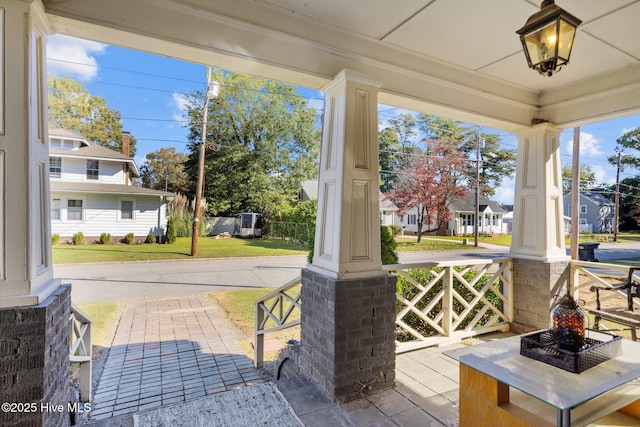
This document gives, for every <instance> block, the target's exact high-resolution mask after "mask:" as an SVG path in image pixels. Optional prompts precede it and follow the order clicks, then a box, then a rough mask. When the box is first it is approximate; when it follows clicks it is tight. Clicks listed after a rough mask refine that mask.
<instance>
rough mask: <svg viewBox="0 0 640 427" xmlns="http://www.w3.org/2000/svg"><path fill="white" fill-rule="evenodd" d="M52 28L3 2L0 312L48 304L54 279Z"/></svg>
mask: <svg viewBox="0 0 640 427" xmlns="http://www.w3.org/2000/svg"><path fill="white" fill-rule="evenodd" d="M46 34H47V25H46V20H45V14H44V7H43V6H42V3H41V2H40V1H39V0H35V1H34V0H24V1H23V0H0V39H1V41H2V42H1V43H0V51H1V52H0V100H1V102H0V192H1V194H2V198H0V308H2V307H14V306H29V305H35V304H39V303H40V302H42V301H43V300H44V299H45V298H46V297H47V296H49V295H50V294H51V292H53V290H55V289H56V288H57V287H58V286H59V285H60V283H59V281H57V280H55V279H53V275H52V261H51V230H50V221H49V149H48V146H47V84H46V67H45V44H46Z"/></svg>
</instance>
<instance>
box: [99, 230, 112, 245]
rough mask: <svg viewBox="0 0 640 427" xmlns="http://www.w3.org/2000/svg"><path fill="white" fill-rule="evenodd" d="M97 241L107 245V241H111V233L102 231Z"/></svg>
mask: <svg viewBox="0 0 640 427" xmlns="http://www.w3.org/2000/svg"><path fill="white" fill-rule="evenodd" d="M98 242H100V244H101V245H108V244H109V243H111V234H109V233H102V234H101V235H100V239H99V240H98Z"/></svg>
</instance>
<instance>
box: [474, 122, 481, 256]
mask: <svg viewBox="0 0 640 427" xmlns="http://www.w3.org/2000/svg"><path fill="white" fill-rule="evenodd" d="M482 142H483V141H482V140H481V138H480V126H478V132H477V134H476V218H475V223H476V226H475V228H474V230H473V245H474V246H475V247H476V248H477V247H478V231H479V230H478V229H479V227H480V144H481V143H482Z"/></svg>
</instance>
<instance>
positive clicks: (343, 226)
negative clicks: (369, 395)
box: [300, 71, 395, 401]
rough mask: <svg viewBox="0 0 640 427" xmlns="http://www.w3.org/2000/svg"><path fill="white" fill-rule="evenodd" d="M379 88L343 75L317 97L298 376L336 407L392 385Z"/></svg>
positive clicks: (391, 283) (391, 284) (391, 296)
mask: <svg viewBox="0 0 640 427" xmlns="http://www.w3.org/2000/svg"><path fill="white" fill-rule="evenodd" d="M378 88H379V84H377V83H375V82H372V81H369V80H367V79H366V78H364V77H362V76H361V75H358V74H355V73H353V72H351V71H342V72H341V73H339V74H338V75H337V76H336V78H335V79H334V80H333V82H331V83H330V84H329V85H328V86H327V87H326V88H325V89H324V93H325V111H324V122H323V133H322V151H321V158H320V178H319V187H318V217H317V227H316V238H315V248H314V257H313V263H312V264H310V265H309V267H308V268H307V269H305V270H303V274H302V300H303V301H304V302H303V304H302V317H301V325H302V326H301V328H302V332H301V341H302V348H301V360H300V365H301V366H300V368H301V370H302V372H303V373H304V374H306V375H307V376H308V377H310V378H311V379H312V380H314V381H315V382H316V383H318V384H319V385H320V387H321V388H322V389H323V390H324V391H325V393H326V394H327V396H328V397H329V398H331V399H333V400H335V401H347V400H350V399H353V398H357V397H359V396H360V395H361V393H366V392H368V391H370V390H374V389H381V388H387V387H391V386H393V384H394V381H395V335H394V330H395V326H394V325H395V277H394V276H391V275H389V274H388V273H386V272H384V271H383V270H382V269H381V267H382V263H381V260H380V219H379V210H380V198H379V186H378V138H377V123H378V120H377V116H378V115H377V93H378Z"/></svg>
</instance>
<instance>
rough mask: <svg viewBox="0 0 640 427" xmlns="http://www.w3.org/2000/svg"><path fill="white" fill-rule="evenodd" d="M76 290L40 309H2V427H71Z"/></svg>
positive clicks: (64, 288)
mask: <svg viewBox="0 0 640 427" xmlns="http://www.w3.org/2000/svg"><path fill="white" fill-rule="evenodd" d="M70 314H71V285H61V286H59V287H58V289H56V290H55V291H54V292H52V293H51V294H50V295H49V297H48V298H46V299H45V300H44V301H43V302H42V303H41V304H38V305H34V306H29V307H13V308H2V309H0V402H3V403H4V402H7V403H9V404H21V405H22V406H21V407H20V406H16V407H15V409H16V411H4V410H3V411H1V412H0V424H1V425H12V426H23V425H24V426H54V427H56V426H68V425H69V419H70V418H69V417H70V416H69V412H68V402H69V401H70V400H71V399H70V398H71V387H70V384H69V339H70V334H71V331H70V329H69V328H70V323H69V316H70Z"/></svg>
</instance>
